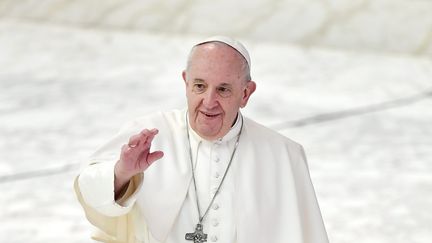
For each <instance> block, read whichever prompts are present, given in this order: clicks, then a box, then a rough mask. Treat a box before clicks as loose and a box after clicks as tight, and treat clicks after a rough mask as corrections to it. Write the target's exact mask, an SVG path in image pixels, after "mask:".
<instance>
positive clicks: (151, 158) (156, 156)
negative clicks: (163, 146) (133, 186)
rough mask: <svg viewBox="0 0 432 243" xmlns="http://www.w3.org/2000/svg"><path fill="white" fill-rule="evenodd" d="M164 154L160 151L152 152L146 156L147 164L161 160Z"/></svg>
mask: <svg viewBox="0 0 432 243" xmlns="http://www.w3.org/2000/svg"><path fill="white" fill-rule="evenodd" d="M163 156H164V153H163V152H162V151H154V152H153V153H149V154H148V156H147V163H148V164H149V165H151V164H153V162H155V161H156V160H158V159H160V158H162V157H163Z"/></svg>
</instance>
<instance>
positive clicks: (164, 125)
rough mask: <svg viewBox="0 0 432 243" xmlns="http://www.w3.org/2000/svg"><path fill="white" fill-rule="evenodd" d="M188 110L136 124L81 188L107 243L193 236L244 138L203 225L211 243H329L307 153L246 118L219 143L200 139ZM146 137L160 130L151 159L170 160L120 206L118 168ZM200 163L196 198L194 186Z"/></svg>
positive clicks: (104, 153) (166, 242)
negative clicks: (123, 151) (132, 141)
mask: <svg viewBox="0 0 432 243" xmlns="http://www.w3.org/2000/svg"><path fill="white" fill-rule="evenodd" d="M186 114H187V113H186V111H185V110H175V111H172V112H165V113H162V112H160V113H156V114H154V115H152V116H148V117H145V118H141V119H137V120H135V121H133V122H131V123H130V124H128V125H127V126H125V127H124V128H123V129H122V130H121V131H120V133H119V134H118V135H117V136H115V137H114V138H113V139H112V140H110V141H109V142H108V143H107V144H106V145H104V146H103V147H101V148H100V149H99V150H98V151H97V152H96V153H95V154H94V155H93V156H92V158H91V159H90V165H89V166H87V167H86V168H85V169H84V170H83V171H82V173H81V174H80V175H79V176H78V177H77V179H76V181H75V190H76V192H77V195H78V198H79V200H80V202H81V204H82V206H83V207H84V210H85V212H86V216H87V218H88V219H89V221H90V222H91V223H92V224H94V225H95V226H96V227H97V228H99V229H100V231H99V233H98V234H97V235H96V236H94V238H95V239H97V240H100V241H104V242H112V243H114V242H119V243H120V242H128V243H131V242H145V243H162V242H163V243H178V242H191V241H186V240H185V234H186V233H190V232H194V230H195V226H196V224H197V223H198V218H199V216H198V209H197V203H196V198H197V196H198V198H199V202H200V209H201V212H204V211H205V210H206V209H207V206H208V204H209V203H210V201H211V198H212V197H213V195H214V192H215V189H216V188H217V187H218V185H219V183H220V182H221V180H222V177H223V175H224V172H225V169H226V168H227V165H228V162H229V159H230V156H231V153H232V151H233V149H234V144H235V142H236V139H237V136H238V135H239V132H240V130H241V127H242V123H243V128H242V132H241V135H240V140H239V145H238V148H237V151H236V153H235V155H234V158H233V161H232V165H231V168H230V169H229V171H228V173H227V176H226V179H225V180H224V182H223V185H222V187H221V190H220V192H219V194H218V195H217V196H216V198H215V201H214V203H213V204H212V205H211V207H210V210H209V213H208V214H207V216H206V217H205V219H204V221H203V228H204V233H206V234H208V238H207V242H222V243H230V242H232V243H263V242H268V243H327V242H328V239H327V234H326V231H325V228H324V224H323V220H322V217H321V213H320V210H319V207H318V203H317V200H316V196H315V192H314V189H313V186H312V183H311V180H310V176H309V172H308V168H307V164H306V160H305V156H304V152H303V149H302V147H301V146H300V145H299V144H297V143H295V142H293V141H292V140H290V139H288V138H286V137H284V136H282V135H280V134H278V133H277V132H274V131H272V130H270V129H268V128H266V127H263V126H262V125H259V124H257V123H255V122H254V121H252V120H250V119H247V118H243V119H242V118H241V116H238V119H237V121H236V123H235V125H234V126H233V127H232V128H231V130H230V131H229V133H228V134H227V135H225V136H224V137H223V138H221V139H218V140H215V141H206V140H204V139H202V138H200V137H199V136H198V135H197V134H196V133H195V132H194V131H193V130H192V129H190V127H189V129H187V127H186V126H189V125H188V123H187V122H186ZM144 128H148V129H151V128H158V130H159V134H158V135H157V136H156V137H155V139H154V140H153V143H152V150H162V151H164V157H163V158H162V159H160V160H158V161H156V162H155V163H154V164H153V165H152V166H150V167H149V168H148V169H147V170H146V171H145V175H144V176H143V174H140V175H137V176H135V177H134V178H133V179H132V180H131V182H130V184H129V187H128V190H127V192H126V194H125V196H124V197H123V198H122V199H120V200H118V201H117V202H116V201H115V200H114V165H115V163H116V161H117V160H118V158H119V154H120V148H121V146H122V145H123V144H127V143H128V140H129V137H130V136H132V135H134V134H137V133H139V132H140V131H141V130H143V129H144ZM188 130H189V133H190V146H191V151H192V157H193V159H192V161H193V166H194V167H195V171H196V172H195V175H196V182H197V194H198V195H196V193H195V189H194V184H193V180H192V169H191V160H190V155H189V141H188V139H187V131H188Z"/></svg>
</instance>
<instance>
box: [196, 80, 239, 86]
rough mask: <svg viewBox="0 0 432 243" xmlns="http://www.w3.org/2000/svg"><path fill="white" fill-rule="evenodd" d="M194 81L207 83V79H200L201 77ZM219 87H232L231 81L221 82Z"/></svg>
mask: <svg viewBox="0 0 432 243" xmlns="http://www.w3.org/2000/svg"><path fill="white" fill-rule="evenodd" d="M193 82H194V83H206V81H204V79H200V78H196V79H194V80H193ZM218 86H219V87H221V86H222V87H231V86H232V84H230V83H221V84H219V85H218Z"/></svg>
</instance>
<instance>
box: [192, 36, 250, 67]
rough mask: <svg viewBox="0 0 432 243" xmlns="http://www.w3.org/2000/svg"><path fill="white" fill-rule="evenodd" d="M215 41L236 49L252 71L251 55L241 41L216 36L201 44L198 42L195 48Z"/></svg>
mask: <svg viewBox="0 0 432 243" xmlns="http://www.w3.org/2000/svg"><path fill="white" fill-rule="evenodd" d="M214 41H217V42H222V43H225V44H227V45H229V46H231V47H232V48H234V49H235V50H236V51H238V52H239V53H240V54H241V55H242V56H243V57H244V59H245V60H246V62H247V64H248V66H249V69H250V67H251V60H250V57H249V53H248V51H247V50H246V47H244V45H243V44H242V43H240V42H239V41H237V40H235V39H233V38H231V37H227V36H221V35H216V36H212V37H210V38H207V39H205V40H203V41H201V42H198V43H197V44H196V45H195V46H198V45H201V44H204V43H208V42H214Z"/></svg>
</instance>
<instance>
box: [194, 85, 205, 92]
mask: <svg viewBox="0 0 432 243" xmlns="http://www.w3.org/2000/svg"><path fill="white" fill-rule="evenodd" d="M192 90H193V91H194V92H195V93H202V92H204V91H205V90H206V86H205V85H204V84H200V83H196V84H194V85H193V87H192Z"/></svg>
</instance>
